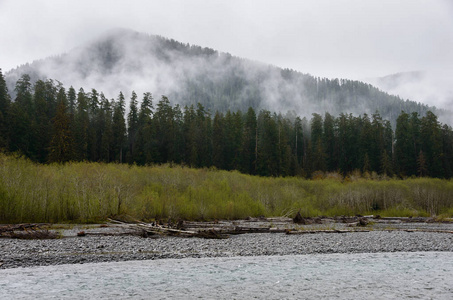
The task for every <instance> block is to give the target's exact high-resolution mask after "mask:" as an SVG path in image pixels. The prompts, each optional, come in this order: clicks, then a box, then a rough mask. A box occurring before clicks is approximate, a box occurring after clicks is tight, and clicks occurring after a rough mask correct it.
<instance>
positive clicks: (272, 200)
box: [0, 155, 453, 223]
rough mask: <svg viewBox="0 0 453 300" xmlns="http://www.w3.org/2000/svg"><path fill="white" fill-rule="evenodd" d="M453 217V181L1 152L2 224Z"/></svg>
mask: <svg viewBox="0 0 453 300" xmlns="http://www.w3.org/2000/svg"><path fill="white" fill-rule="evenodd" d="M298 210H300V211H301V214H302V215H304V216H307V217H308V216H320V215H324V216H336V215H356V214H362V215H365V214H380V215H381V216H428V215H444V216H452V215H453V181H451V180H440V179H428V178H416V179H407V180H396V179H392V180H365V179H357V180H354V181H344V180H341V179H323V180H305V179H301V178H263V177H253V176H249V175H243V174H240V173H238V172H226V171H217V170H207V169H201V170H196V169H190V168H185V167H180V166H173V167H170V166H155V167H137V166H128V165H120V164H99V163H69V164H66V165H57V164H54V165H39V164H34V163H32V162H30V161H28V160H26V159H23V158H14V157H11V156H5V155H0V223H18V222H97V221H102V220H105V219H106V218H108V217H109V216H113V215H117V214H129V215H131V216H133V217H135V218H139V219H144V220H151V219H160V218H168V217H171V218H173V219H178V218H183V219H191V220H209V219H238V218H245V217H248V216H255V217H256V216H282V215H287V216H291V217H292V216H294V214H295V213H296V212H297V211H298Z"/></svg>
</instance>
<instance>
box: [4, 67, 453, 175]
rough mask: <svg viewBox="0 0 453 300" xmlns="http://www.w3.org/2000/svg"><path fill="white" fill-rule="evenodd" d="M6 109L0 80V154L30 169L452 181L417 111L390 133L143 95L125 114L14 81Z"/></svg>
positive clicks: (105, 103) (448, 139) (114, 105)
mask: <svg viewBox="0 0 453 300" xmlns="http://www.w3.org/2000/svg"><path fill="white" fill-rule="evenodd" d="M15 92H16V98H15V99H14V101H11V99H10V97H9V96H8V91H7V87H6V84H5V81H4V79H3V76H2V74H1V72H0V147H1V148H2V149H4V150H5V151H9V152H15V153H21V154H23V155H25V156H26V157H28V158H30V159H31V160H33V161H36V162H40V163H48V162H67V161H92V162H119V163H128V164H137V165H149V164H164V163H172V164H173V163H175V164H181V165H187V166H191V167H195V168H203V167H216V168H218V169H223V170H239V171H240V172H242V173H246V174H254V175H261V176H305V177H312V178H319V177H325V176H326V174H327V173H329V172H337V173H341V174H342V175H344V176H346V175H351V174H357V173H363V174H364V175H365V176H377V175H378V174H379V175H382V176H394V175H396V176H400V177H407V176H430V177H439V178H451V177H452V176H453V163H452V162H453V131H452V129H451V127H449V126H447V125H442V124H440V123H439V121H438V120H437V117H436V115H434V114H433V113H432V112H427V113H426V115H425V116H420V115H418V114H417V113H412V114H407V113H405V112H401V114H400V115H399V117H398V118H397V122H396V129H395V131H393V129H392V126H391V124H390V122H389V121H387V120H383V119H382V117H381V116H380V114H379V113H378V112H376V113H374V114H372V115H371V116H368V115H367V114H363V115H361V116H354V115H352V114H340V115H339V116H338V117H334V116H332V115H330V114H329V113H326V114H325V115H324V116H321V115H319V114H313V115H312V118H311V120H307V119H305V118H303V119H301V118H299V117H298V116H296V115H294V114H290V113H289V114H287V115H285V116H283V115H281V114H276V113H273V112H270V111H267V110H261V111H259V112H256V111H255V110H254V109H253V108H251V107H250V108H249V109H248V110H247V111H246V112H241V111H240V110H238V111H236V112H231V111H227V112H226V113H222V112H218V111H217V112H215V113H214V114H211V112H210V111H209V110H207V109H205V108H204V106H203V105H202V104H200V103H198V104H197V105H196V106H193V105H191V106H185V107H184V108H182V107H181V106H179V105H175V106H172V105H171V104H170V101H169V99H168V98H167V97H165V96H162V98H161V99H160V100H159V101H157V103H154V102H153V101H154V99H153V97H152V95H151V94H150V93H144V94H143V97H142V99H141V101H140V102H139V99H138V96H137V95H136V94H135V93H132V96H131V99H130V101H129V103H130V104H129V107H128V108H127V107H126V99H125V97H124V95H123V94H122V93H121V92H120V93H119V95H118V98H117V99H116V100H113V99H112V100H109V99H107V98H106V97H105V96H104V95H103V93H99V92H98V91H96V90H95V89H92V90H91V91H90V92H89V93H87V92H85V91H84V90H83V89H80V90H79V91H76V90H75V89H74V88H72V87H70V88H69V89H68V90H67V91H66V90H65V88H64V87H63V85H62V84H61V83H59V82H57V83H56V82H54V81H52V80H47V81H41V80H38V81H37V82H36V83H35V84H34V85H32V84H31V82H30V77H29V76H28V75H23V76H22V77H21V78H20V79H19V80H18V81H17V83H16V86H15Z"/></svg>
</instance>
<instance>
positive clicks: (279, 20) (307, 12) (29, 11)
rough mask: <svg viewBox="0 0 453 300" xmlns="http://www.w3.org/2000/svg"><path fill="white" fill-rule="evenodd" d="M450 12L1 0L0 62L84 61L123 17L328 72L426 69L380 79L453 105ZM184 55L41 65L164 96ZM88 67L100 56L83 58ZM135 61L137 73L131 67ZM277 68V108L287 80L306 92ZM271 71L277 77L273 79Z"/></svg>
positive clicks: (437, 2)
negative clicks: (106, 65) (111, 65)
mask: <svg viewBox="0 0 453 300" xmlns="http://www.w3.org/2000/svg"><path fill="white" fill-rule="evenodd" d="M452 16H453V4H452V2H451V1H447V0H434V1H425V0H401V1H390V0H384V1H382V0H370V1H358V0H341V1H327V0H308V1H297V0H284V1H276V0H268V1H258V0H251V1H240V0H231V1H207V0H194V1H185V0H169V1H160V0H158V1H144V0H134V1H107V0H98V1H89V0H80V1H57V0H34V1H27V2H23V1H15V0H2V1H0V26H1V27H2V28H3V31H2V34H1V35H0V45H1V46H0V68H2V70H3V73H5V72H7V71H9V70H11V69H13V68H15V67H17V66H19V65H22V64H25V63H31V62H32V61H34V60H37V59H43V58H45V57H48V56H58V55H60V54H62V53H68V55H70V56H71V57H69V58H66V59H67V60H68V61H70V62H71V63H73V64H74V65H75V66H77V64H78V61H77V59H76V58H77V54H76V53H77V51H82V50H80V49H82V48H83V46H84V45H87V44H90V42H92V41H94V40H97V39H98V37H99V36H100V35H102V34H104V32H106V31H108V30H111V29H112V28H118V27H120V28H130V29H132V30H135V31H138V32H144V33H148V34H157V35H161V36H165V37H168V38H173V39H175V40H178V41H181V42H184V43H190V44H195V45H200V46H203V47H210V48H214V49H216V50H219V51H224V52H229V53H231V54H232V55H235V56H238V57H243V58H247V59H251V60H253V61H258V62H263V63H266V64H271V65H275V66H279V67H283V68H290V69H295V70H297V71H300V72H302V73H309V74H312V75H314V76H320V77H328V78H348V79H359V80H362V79H364V78H374V79H376V78H381V77H385V76H387V75H389V74H395V73H400V72H411V71H416V70H424V71H426V72H427V74H429V75H427V78H425V79H426V80H424V81H422V82H419V83H412V82H411V81H407V82H404V84H401V85H400V86H399V88H397V89H396V88H393V89H390V88H389V87H388V86H387V85H384V84H380V83H379V84H378V83H376V84H377V85H378V86H380V88H381V89H383V90H387V91H389V92H392V93H397V94H399V95H401V97H403V98H410V99H413V100H415V101H420V102H423V103H429V104H430V105H436V106H437V107H442V108H449V107H450V106H451V89H448V85H449V83H450V82H451V81H450V80H451V76H444V75H445V74H447V75H449V74H448V73H450V74H451V72H452V70H453V52H452V51H451V49H452V48H453V18H452ZM124 47H125V48H126V49H123V50H124V51H125V53H130V52H131V51H132V50H133V51H134V52H133V53H134V54H136V55H140V51H144V50H143V49H142V50H141V49H140V47H141V45H140V44H137V45H135V44H134V45H124ZM127 47H133V48H134V49H127ZM77 48H78V50H77ZM72 49H76V50H75V51H73V50H72ZM80 55H81V54H80ZM144 59H145V58H144ZM177 59H178V58H174V59H173V63H174V64H172V65H171V66H165V64H163V63H162V62H156V61H144V62H142V61H140V62H138V64H139V65H137V62H134V61H130V60H128V59H125V60H122V61H121V62H120V63H119V64H117V65H116V66H115V68H116V69H115V70H111V74H101V73H96V72H95V69H93V71H91V72H88V73H86V75H87V76H86V77H83V76H80V75H83V73H80V74H67V72H64V71H58V70H56V67H55V66H52V65H46V66H44V65H43V66H42V71H43V72H44V71H46V72H48V74H49V77H52V78H55V79H58V80H61V81H62V82H64V83H65V84H73V85H74V87H79V86H84V87H88V88H91V87H95V88H96V89H98V90H100V91H104V92H106V93H109V94H110V93H112V94H114V93H116V91H118V90H123V91H125V92H127V90H128V89H135V90H137V91H140V90H147V91H151V92H153V94H154V95H155V96H156V95H157V96H158V97H159V96H160V95H161V94H165V93H167V91H168V90H170V89H171V90H172V91H175V92H178V89H180V88H181V85H180V83H181V82H179V79H181V78H182V77H183V75H184V74H191V75H193V76H196V75H197V74H195V73H193V72H194V69H193V68H192V67H191V65H193V64H195V63H196V61H195V60H191V61H190V62H187V61H181V62H179V63H177ZM145 60H146V59H145ZM87 61H89V60H87ZM188 63H190V64H188ZM142 64H143V65H142ZM143 66H147V67H146V68H144V67H143ZM89 67H93V68H100V67H101V66H96V64H93V65H90V64H88V65H86V66H85V68H89ZM131 69H134V70H135V71H137V73H136V74H135V75H131V74H130V72H126V70H131ZM156 70H159V72H156ZM224 71H227V70H224ZM126 73H127V74H128V75H127V76H126ZM112 74H116V75H118V74H119V76H121V75H125V76H124V77H121V80H120V81H119V82H118V81H116V80H111V79H112V78H113V77H111V76H113V75H112ZM178 74H179V75H178ZM210 75H211V76H213V77H212V78H213V79H215V78H216V76H219V75H220V74H216V71H215V70H211V71H210ZM279 76H280V75H279V74H272V73H271V74H269V76H268V77H266V82H263V83H262V87H263V88H264V89H265V90H266V95H269V97H267V98H266V100H265V101H267V102H268V103H272V104H274V105H276V107H275V108H276V109H278V108H279V107H278V106H279V105H281V103H282V101H281V100H282V99H279V97H277V96H275V95H276V93H277V91H278V90H279V89H283V90H284V89H286V90H287V92H288V94H293V97H294V98H295V99H296V100H297V99H298V98H297V97H299V94H300V91H298V90H297V91H296V90H292V89H293V87H291V86H284V85H283V86H281V85H280V84H279V81H278V79H279ZM144 78H148V79H146V80H145V79H144ZM272 78H273V79H276V80H277V81H275V82H271V81H272V80H271V79H272ZM373 82H378V81H376V80H374V81H373ZM98 84H99V85H98ZM421 86H423V87H422V88H421ZM446 87H447V88H446ZM246 92H247V91H246V89H244V93H246ZM109 97H116V95H109ZM297 103H302V104H300V106H301V108H297V109H302V108H306V109H307V107H305V106H304V104H305V103H304V102H302V101H298V102H297Z"/></svg>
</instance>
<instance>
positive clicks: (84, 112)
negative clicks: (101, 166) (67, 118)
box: [73, 88, 90, 161]
mask: <svg viewBox="0 0 453 300" xmlns="http://www.w3.org/2000/svg"><path fill="white" fill-rule="evenodd" d="M89 124H90V119H89V116H88V101H87V96H86V94H85V91H84V90H83V88H80V90H79V92H78V93H77V112H76V115H75V117H74V131H73V134H74V145H75V146H74V152H75V158H76V160H79V161H83V160H87V159H88V126H89Z"/></svg>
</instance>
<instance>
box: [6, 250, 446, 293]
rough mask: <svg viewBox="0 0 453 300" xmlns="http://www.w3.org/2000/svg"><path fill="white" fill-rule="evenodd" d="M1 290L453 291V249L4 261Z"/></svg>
mask: <svg viewBox="0 0 453 300" xmlns="http://www.w3.org/2000/svg"><path fill="white" fill-rule="evenodd" d="M0 298H1V299H167V298H169V299H253V298H256V299H314V298H324V299H325V298H329V299H353V298H355V299H360V298H363V299H396V298H398V299H409V298H410V299H453V253H452V252H413V253H410V252H398V253H362V254H319V255H318V254H316V255H288V256H254V257H230V258H187V259H161V260H147V261H127V262H109V263H96V264H94V263H89V264H78V265H60V266H46V267H32V268H16V269H4V270H0Z"/></svg>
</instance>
